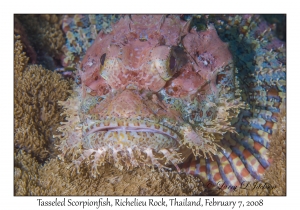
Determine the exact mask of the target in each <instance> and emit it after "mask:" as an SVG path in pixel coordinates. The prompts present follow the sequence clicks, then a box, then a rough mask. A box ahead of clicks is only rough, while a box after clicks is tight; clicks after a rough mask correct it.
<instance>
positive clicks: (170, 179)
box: [30, 159, 204, 196]
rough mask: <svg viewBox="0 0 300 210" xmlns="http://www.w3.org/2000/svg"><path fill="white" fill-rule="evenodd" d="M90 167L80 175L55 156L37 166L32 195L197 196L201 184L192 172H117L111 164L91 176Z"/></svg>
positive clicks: (85, 168) (147, 170)
mask: <svg viewBox="0 0 300 210" xmlns="http://www.w3.org/2000/svg"><path fill="white" fill-rule="evenodd" d="M89 170H90V169H89V168H87V167H85V166H84V167H83V169H82V170H81V173H80V174H77V173H76V170H72V168H69V167H68V164H67V163H65V162H62V161H60V160H58V159H52V160H50V161H49V162H47V163H46V164H45V166H44V167H42V168H40V169H39V172H38V175H39V178H38V187H35V188H34V189H33V191H32V192H30V194H31V195H93V196H95V195H101V196H103V195H105V196H108V195H127V196H129V195H148V196H149V195H197V194H200V193H203V191H204V187H203V185H202V184H201V182H200V181H199V179H197V178H194V177H192V176H191V175H186V174H178V173H174V172H165V173H161V172H158V171H156V170H151V169H149V168H148V167H146V168H145V169H141V168H139V169H135V170H133V171H120V170H118V169H117V168H115V167H113V166H112V165H108V164H106V165H104V166H101V167H100V170H99V171H101V176H99V177H98V178H92V177H91V176H90V175H89Z"/></svg>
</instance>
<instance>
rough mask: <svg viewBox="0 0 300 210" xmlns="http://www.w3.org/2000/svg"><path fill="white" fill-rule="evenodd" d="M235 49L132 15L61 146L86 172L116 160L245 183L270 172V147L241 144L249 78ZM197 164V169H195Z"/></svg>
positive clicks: (86, 81)
mask: <svg viewBox="0 0 300 210" xmlns="http://www.w3.org/2000/svg"><path fill="white" fill-rule="evenodd" d="M236 72H237V69H236V68H235V65H234V62H233V59H232V55H231V52H230V51H229V49H228V44H227V43H225V42H223V41H222V40H221V39H220V38H219V36H218V34H217V32H216V29H215V28H214V25H213V24H210V25H208V26H207V29H206V30H205V31H200V32H198V31H196V29H195V28H191V27H190V21H184V20H182V19H180V17H178V16H175V15H170V16H164V15H132V16H128V15H126V16H124V17H122V18H121V19H120V20H119V21H118V22H117V23H116V24H115V25H114V26H113V29H112V32H111V33H108V34H106V33H104V32H100V33H99V34H98V36H97V38H96V40H95V41H94V43H93V44H92V46H91V47H90V48H89V49H88V50H87V52H86V55H85V57H84V58H83V60H82V61H81V63H80V66H79V70H78V75H77V78H76V82H77V85H76V87H75V88H74V93H73V95H72V96H71V97H70V98H69V99H68V100H67V101H65V102H60V103H61V105H63V107H64V108H65V111H64V114H65V115H66V122H62V125H61V126H60V127H59V128H58V131H59V132H60V133H61V134H60V135H57V137H58V138H59V139H60V145H58V148H59V149H60V150H61V152H62V154H61V155H60V157H61V158H69V159H70V158H71V159H72V162H73V164H74V165H75V166H76V167H77V169H78V170H80V165H81V164H83V163H87V164H89V166H90V168H91V174H92V175H93V176H96V175H97V173H98V166H100V165H102V164H104V163H106V162H109V163H111V164H113V165H114V166H116V167H118V168H119V169H126V170H131V169H133V168H135V167H144V166H150V167H156V168H158V169H159V170H161V171H162V170H166V169H172V168H174V169H175V168H176V169H177V170H178V171H186V172H188V173H191V174H194V175H199V176H200V177H201V178H202V179H203V180H204V181H205V182H208V181H210V182H212V183H214V184H217V183H218V182H219V181H222V182H225V183H227V184H228V185H233V186H238V185H240V184H241V183H242V182H243V181H251V180H254V179H260V178H261V177H262V175H263V173H264V171H265V169H266V168H267V167H268V166H269V162H270V160H269V158H268V157H267V154H266V153H267V147H266V145H265V141H263V140H261V139H259V140H257V138H256V139H255V138H254V139H248V140H247V139H244V140H240V139H238V138H233V136H235V134H236V133H237V132H236V128H235V126H234V123H237V122H238V121H239V117H238V115H239V113H240V110H246V109H248V105H246V104H245V103H244V102H243V100H242V99H241V91H240V90H239V87H238V86H239V81H238V79H237V77H236ZM186 165H188V167H186Z"/></svg>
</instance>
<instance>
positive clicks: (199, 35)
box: [80, 15, 232, 97]
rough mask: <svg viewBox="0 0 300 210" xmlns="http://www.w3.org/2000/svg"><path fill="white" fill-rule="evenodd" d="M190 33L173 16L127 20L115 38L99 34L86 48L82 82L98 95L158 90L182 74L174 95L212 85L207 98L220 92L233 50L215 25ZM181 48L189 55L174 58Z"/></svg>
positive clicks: (116, 29)
mask: <svg viewBox="0 0 300 210" xmlns="http://www.w3.org/2000/svg"><path fill="white" fill-rule="evenodd" d="M188 29H189V22H185V21H183V20H180V18H179V17H178V16H174V15H171V16H168V17H166V16H164V15H132V16H125V17H124V18H121V19H120V21H119V22H118V23H116V25H114V27H113V30H112V32H111V33H110V34H104V33H103V32H100V33H99V35H98V36H97V38H96V40H95V42H94V43H93V45H92V46H91V47H90V48H89V49H88V50H87V53H86V55H85V57H84V59H83V61H82V62H81V72H80V75H81V81H82V83H83V84H84V85H85V86H87V87H89V88H90V89H91V90H92V93H93V94H94V95H103V94H105V93H107V92H108V91H110V90H111V89H115V90H118V89H123V90H124V89H126V88H130V89H132V88H133V89H139V90H141V89H146V90H150V91H154V92H157V91H159V90H161V89H162V88H163V87H165V86H166V83H167V81H168V80H170V79H171V78H172V76H173V75H174V74H177V75H179V76H176V78H175V79H174V78H173V79H172V80H171V81H169V82H168V84H167V88H169V89H168V91H167V93H169V94H171V95H172V96H175V97H186V96H187V95H191V94H195V93H196V92H197V91H202V92H203V90H201V87H202V86H203V85H204V84H207V83H209V87H210V88H207V87H205V91H206V92H207V94H210V93H212V92H214V93H216V92H217V88H216V85H217V84H216V78H217V73H218V70H219V69H220V68H221V67H224V66H225V65H227V64H229V63H230V62H231V60H232V56H231V54H230V52H229V50H228V46H227V44H226V43H224V42H222V41H221V40H220V38H219V37H218V34H217V32H216V30H215V28H214V27H213V26H212V25H209V26H208V29H207V30H206V31H203V32H197V31H195V30H194V29H192V30H191V31H190V32H188ZM183 37H184V38H183ZM182 38H183V39H182ZM180 44H181V45H182V46H183V48H182V47H181V49H182V51H183V49H184V51H185V52H184V54H185V55H184V56H183V55H182V54H183V53H182V52H181V53H173V54H172V52H173V51H174V50H173V47H177V46H179V45H180ZM171 56H173V57H175V61H174V62H175V67H174V69H172V68H171V67H170V69H168V68H169V66H172V64H171ZM179 64H182V65H179ZM174 90H175V91H174Z"/></svg>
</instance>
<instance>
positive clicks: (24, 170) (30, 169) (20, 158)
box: [14, 150, 40, 196]
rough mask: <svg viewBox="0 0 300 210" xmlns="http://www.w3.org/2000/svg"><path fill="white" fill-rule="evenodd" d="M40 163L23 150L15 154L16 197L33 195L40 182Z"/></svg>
mask: <svg viewBox="0 0 300 210" xmlns="http://www.w3.org/2000/svg"><path fill="white" fill-rule="evenodd" d="M39 167H40V166H39V164H38V162H37V161H36V160H35V159H34V158H33V157H31V155H28V154H26V152H25V151H23V150H21V151H19V152H18V153H17V154H16V153H15V154H14V195H18V196H24V195H32V194H31V191H32V189H34V188H35V187H36V182H37V180H38V169H39Z"/></svg>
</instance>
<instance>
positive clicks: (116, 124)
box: [83, 119, 179, 141]
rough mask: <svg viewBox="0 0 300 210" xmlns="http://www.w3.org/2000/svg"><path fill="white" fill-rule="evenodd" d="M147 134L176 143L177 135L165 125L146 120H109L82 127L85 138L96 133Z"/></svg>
mask: <svg viewBox="0 0 300 210" xmlns="http://www.w3.org/2000/svg"><path fill="white" fill-rule="evenodd" d="M101 131H102V132H103V131H104V132H108V131H110V132H122V131H123V132H127V131H128V132H130V131H133V132H147V133H155V134H161V135H163V136H166V137H168V138H171V139H173V140H176V141H178V139H179V136H178V134H177V133H176V132H175V131H173V130H172V129H170V128H169V127H167V126H165V125H161V124H159V123H155V122H151V121H148V120H128V119H125V120H124V119H109V120H107V119H106V120H97V121H93V122H92V123H89V125H87V126H84V127H83V134H84V136H85V137H87V136H88V135H90V134H93V133H96V132H101Z"/></svg>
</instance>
